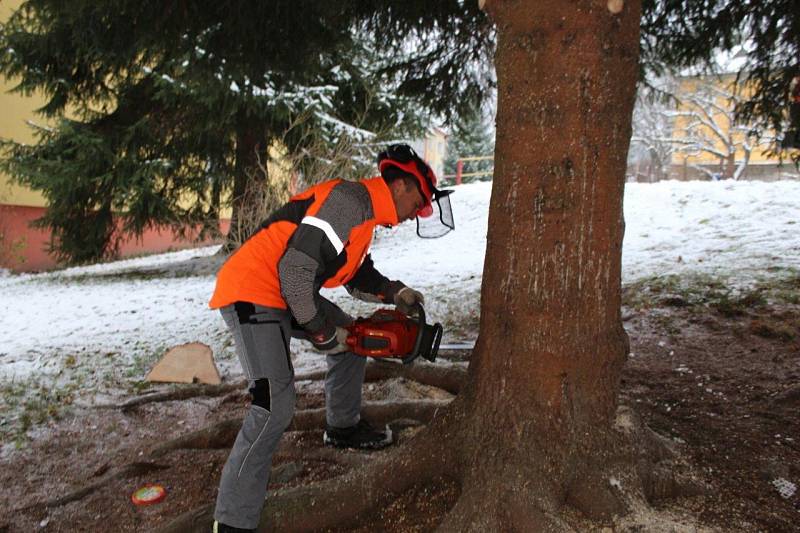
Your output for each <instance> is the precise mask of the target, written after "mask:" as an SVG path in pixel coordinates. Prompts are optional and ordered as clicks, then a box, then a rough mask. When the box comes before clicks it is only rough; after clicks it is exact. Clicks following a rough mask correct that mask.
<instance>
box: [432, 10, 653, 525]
mask: <svg viewBox="0 0 800 533" xmlns="http://www.w3.org/2000/svg"><path fill="white" fill-rule="evenodd" d="M619 5H622V9H621V11H617V9H616V8H617V7H618V6H619ZM486 8H487V10H488V11H489V13H490V15H491V16H492V18H493V20H494V21H495V22H496V24H497V27H498V48H497V55H496V65H497V77H498V108H497V109H498V111H497V144H496V151H495V179H494V184H493V188H492V198H491V203H490V211H489V233H488V236H487V250H486V261H485V265H484V273H483V285H482V293H481V324H480V335H479V339H478V343H477V345H476V348H475V351H474V352H473V356H472V361H471V366H470V373H469V381H468V384H467V386H466V389H465V390H463V391H462V395H463V396H465V397H466V399H467V404H466V405H467V406H468V408H469V409H471V414H470V420H471V421H472V423H473V425H472V427H471V431H470V438H468V439H467V441H468V442H470V443H474V444H476V445H473V449H471V450H469V449H468V450H466V454H467V462H468V464H470V465H471V467H470V468H469V469H468V471H467V472H466V477H465V480H464V485H465V486H474V485H475V484H477V483H478V481H479V480H484V481H483V486H484V487H485V486H487V485H489V486H492V485H494V487H493V494H496V495H499V496H498V497H499V498H501V499H506V500H507V501H509V502H510V503H509V505H508V506H506V507H507V508H508V509H509V510H508V514H506V515H502V513H499V512H492V511H491V509H492V506H494V505H495V504H496V503H497V501H494V498H484V499H483V500H481V498H480V497H478V496H471V495H470V494H469V493H468V492H465V494H464V495H463V498H464V499H465V501H466V502H467V503H466V504H465V508H464V509H463V510H462V511H463V512H461V513H460V514H458V513H452V516H451V517H450V518H449V519H448V521H447V522H446V523H445V529H453V530H455V529H461V528H465V527H468V528H469V529H475V530H477V529H479V528H481V527H490V528H493V527H494V526H496V525H497V524H498V523H501V524H505V525H506V526H510V527H514V526H515V525H518V524H517V521H518V520H519V519H520V517H524V520H529V521H530V523H531V524H539V526H540V527H541V528H543V529H544V528H548V529H549V528H556V527H557V528H559V529H561V528H562V527H561V525H559V524H560V523H561V522H560V520H561V519H560V518H558V509H559V502H563V501H569V497H570V494H571V493H577V492H581V490H580V489H579V488H578V487H577V486H575V485H576V480H584V483H583V486H584V487H585V486H588V485H591V480H592V478H593V477H597V478H598V479H599V478H600V477H601V476H600V474H598V475H597V476H593V475H588V473H590V472H591V471H592V469H593V468H594V467H595V466H596V463H598V462H599V461H610V460H611V458H612V456H615V455H616V452H615V451H614V450H615V449H618V445H619V442H618V439H617V438H616V436H615V435H614V434H613V433H612V432H611V426H612V422H613V420H614V415H615V412H616V408H617V394H618V390H619V378H620V372H621V367H622V364H623V362H624V360H625V357H626V355H627V348H628V342H627V336H626V334H625V331H624V329H623V327H622V320H621V316H620V303H621V291H620V286H621V284H620V276H621V252H622V237H623V231H624V223H623V217H622V197H623V187H624V177H625V165H626V157H627V148H628V143H629V139H630V133H631V113H632V109H633V102H634V93H635V84H636V78H637V54H638V35H639V32H638V29H639V16H640V2H638V1H636V0H634V1H628V2H624V3H622V2H621V1H618V0H612V1H609V2H608V3H607V2H605V1H596V0H594V1H588V0H584V1H578V2H560V1H556V0H549V1H535V0H530V1H518V2H508V1H500V0H497V1H491V0H489V1H488V2H487V5H486ZM487 450H489V451H490V453H487ZM597 470H598V472H599V471H601V470H602V469H599V468H598V469H597ZM486 479H490V480H493V481H490V482H489V483H488V484H487V482H486V481H485V480H486ZM606 479H607V478H606ZM601 492H602V491H601ZM604 492H608V491H607V490H605V491H604ZM520 498H521V499H520ZM578 499H580V498H578ZM600 499H601V500H608V501H607V502H605V503H603V504H602V505H601V507H603V509H604V510H603V511H601V512H599V513H597V514H601V515H603V514H608V513H613V512H614V511H618V510H619V509H618V502H617V501H616V500H615V498H612V497H608V498H600ZM472 500H474V501H472ZM482 502H484V503H482ZM525 502H527V503H525ZM525 509H529V511H525ZM531 509H532V510H531ZM487 512H488V517H487V518H484V517H483V515H484V514H485V513H487ZM498 521H499V522H498ZM448 524H449V525H448Z"/></svg>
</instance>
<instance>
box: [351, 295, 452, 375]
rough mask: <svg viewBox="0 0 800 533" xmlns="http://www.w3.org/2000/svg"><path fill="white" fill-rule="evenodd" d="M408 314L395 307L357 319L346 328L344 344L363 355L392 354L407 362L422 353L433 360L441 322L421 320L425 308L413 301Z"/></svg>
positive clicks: (380, 355)
mask: <svg viewBox="0 0 800 533" xmlns="http://www.w3.org/2000/svg"><path fill="white" fill-rule="evenodd" d="M412 315H416V316H407V315H405V314H404V313H401V312H400V311H397V310H395V309H379V310H377V311H375V312H374V313H373V314H372V315H371V316H369V317H367V318H358V319H356V321H355V322H353V323H352V324H351V325H350V326H348V327H347V328H346V329H347V331H348V332H349V333H350V335H349V336H348V337H347V341H346V342H347V345H348V346H349V347H350V349H351V351H352V352H353V353H354V354H356V355H360V356H363V357H377V358H382V357H393V358H397V359H400V360H402V361H403V364H406V365H408V364H411V363H413V362H414V360H415V359H416V358H417V357H420V356H422V357H423V358H424V359H427V360H428V361H430V362H434V361H435V360H436V354H437V353H438V351H439V344H440V343H441V341H442V325H441V324H439V323H436V324H433V325H430V324H428V323H426V322H425V310H424V309H423V308H422V305H420V304H416V305H415V306H414V308H413V310H412Z"/></svg>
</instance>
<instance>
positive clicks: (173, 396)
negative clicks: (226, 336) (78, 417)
mask: <svg viewBox="0 0 800 533" xmlns="http://www.w3.org/2000/svg"><path fill="white" fill-rule="evenodd" d="M246 385H247V381H245V380H240V381H237V382H235V383H223V384H221V385H206V384H192V385H186V386H182V387H178V388H176V389H173V390H169V391H162V392H153V393H150V394H143V395H142V396H136V397H134V398H131V399H129V400H126V401H124V402H122V403H115V404H101V405H96V406H95V408H97V409H122V410H123V411H127V410H130V409H133V408H134V407H139V406H142V405H145V404H149V403H156V402H172V401H177V400H188V399H191V398H197V397H200V396H206V397H214V396H222V395H223V394H227V393H229V392H232V391H235V390H239V389H242V388H244V387H245V386H246Z"/></svg>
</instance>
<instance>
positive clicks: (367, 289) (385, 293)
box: [345, 254, 405, 304]
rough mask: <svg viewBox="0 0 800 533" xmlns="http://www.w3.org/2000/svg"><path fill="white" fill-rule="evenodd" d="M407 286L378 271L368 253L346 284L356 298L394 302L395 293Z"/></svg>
mask: <svg viewBox="0 0 800 533" xmlns="http://www.w3.org/2000/svg"><path fill="white" fill-rule="evenodd" d="M403 287H405V285H403V283H401V282H399V281H391V280H390V279H389V278H387V277H386V276H384V275H383V274H381V273H380V272H378V269H376V268H375V263H373V262H372V257H371V256H370V255H369V254H368V255H367V257H366V258H364V262H363V263H361V267H359V269H358V270H357V271H356V273H355V275H354V276H353V277H352V278H351V279H350V281H349V282H347V284H346V285H345V288H346V289H347V292H349V293H350V294H351V295H352V296H354V297H355V298H358V299H359V300H364V301H366V302H375V303H386V304H388V303H392V301H393V300H394V295H395V294H397V292H398V291H399V290H400V289H402V288H403Z"/></svg>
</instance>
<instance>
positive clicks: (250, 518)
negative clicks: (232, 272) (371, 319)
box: [214, 299, 367, 529]
mask: <svg viewBox="0 0 800 533" xmlns="http://www.w3.org/2000/svg"><path fill="white" fill-rule="evenodd" d="M321 305H324V306H326V314H327V316H328V317H329V319H331V320H332V321H333V322H334V324H336V325H337V326H346V325H348V324H350V323H351V322H352V321H353V319H352V317H350V316H349V315H348V314H347V313H345V312H344V311H342V310H341V309H340V308H339V307H337V306H336V305H334V304H333V303H331V302H329V301H328V300H324V299H323V300H322V303H321ZM253 309H254V311H255V313H253V314H252V315H250V316H244V315H242V312H241V308H239V312H238V313H237V309H235V308H234V306H233V305H229V306H226V307H223V308H222V309H220V311H221V313H222V318H223V319H224V320H225V323H226V325H227V326H228V329H230V331H231V334H232V335H233V340H234V343H235V345H236V353H237V355H238V356H239V362H240V363H241V365H242V370H243V371H244V374H245V376H246V377H247V379H248V380H249V382H250V386H251V389H250V392H251V393H252V394H253V396H254V398H253V402H254V403H253V404H252V405H251V406H250V408H249V409H248V411H247V414H246V415H245V417H244V422H243V423H242V428H241V429H240V430H239V434H238V435H237V436H236V441H235V442H234V444H233V449H232V450H231V453H230V455H229V456H228V461H227V462H226V463H225V467H224V468H223V469H222V477H221V479H220V483H219V492H218V494H217V506H216V509H215V511H214V518H215V519H216V520H217V521H219V522H221V523H224V524H227V525H229V526H234V527H239V528H244V529H254V528H256V527H257V526H258V523H259V518H260V515H261V509H262V508H263V506H264V500H265V497H266V494H267V485H268V484H269V474H270V468H271V466H272V454H273V453H274V452H275V450H276V449H277V447H278V442H279V441H280V438H281V435H283V432H284V430H285V429H286V428H287V427H288V425H289V423H290V422H291V421H292V416H293V415H294V406H295V390H294V369H293V368H292V362H291V359H290V357H289V339H290V337H292V336H294V337H296V338H305V334H304V333H303V332H301V331H299V330H294V331H293V330H292V325H291V324H292V320H291V315H290V314H289V312H288V311H286V310H285V309H276V308H272V307H261V306H258V305H256V306H254V308H253ZM366 362H367V360H366V358H364V357H359V356H357V355H354V354H352V353H350V352H344V353H341V354H336V355H329V356H327V363H328V372H327V375H326V377H325V406H326V417H327V423H328V424H329V425H331V426H334V427H349V426H352V425H354V424H357V423H358V421H359V417H360V412H361V386H362V384H363V383H364V369H365V366H366ZM264 380H267V383H268V384H269V386H268V387H264V385H265V381H264ZM260 394H263V395H268V398H256V396H257V395H260ZM259 404H260V405H259ZM262 405H263V406H262ZM266 406H268V407H266Z"/></svg>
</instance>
